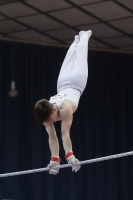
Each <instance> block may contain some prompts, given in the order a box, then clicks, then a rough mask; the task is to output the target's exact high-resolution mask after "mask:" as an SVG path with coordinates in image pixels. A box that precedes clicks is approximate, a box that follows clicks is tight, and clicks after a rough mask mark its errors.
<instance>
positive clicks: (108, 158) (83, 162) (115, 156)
mask: <svg viewBox="0 0 133 200" xmlns="http://www.w3.org/2000/svg"><path fill="white" fill-rule="evenodd" d="M131 155H133V151H130V152H126V153H121V154H116V155H111V156H105V157H101V158H95V159H90V160H85V161H80V162H78V163H77V165H84V164H90V163H95V162H100V161H105V160H111V159H115V158H120V157H125V156H131ZM72 166H73V165H72V164H65V165H58V166H55V167H52V169H61V168H67V167H72ZM43 171H48V168H47V167H46V168H39V169H32V170H26V171H20V172H12V173H7V174H0V178H2V177H9V176H17V175H23V174H31V173H37V172H43Z"/></svg>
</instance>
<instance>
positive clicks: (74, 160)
mask: <svg viewBox="0 0 133 200" xmlns="http://www.w3.org/2000/svg"><path fill="white" fill-rule="evenodd" d="M67 162H68V163H69V164H73V166H72V172H73V171H75V172H77V171H78V170H79V169H80V168H81V166H80V165H77V162H79V160H78V159H77V158H75V156H74V155H71V156H69V157H68V158H67Z"/></svg>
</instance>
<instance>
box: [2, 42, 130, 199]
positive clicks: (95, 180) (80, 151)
mask: <svg viewBox="0 0 133 200" xmlns="http://www.w3.org/2000/svg"><path fill="white" fill-rule="evenodd" d="M66 52H67V49H66V48H59V47H44V46H38V45H32V44H21V43H16V44H15V53H14V54H15V55H14V57H15V81H16V88H17V90H18V93H19V94H18V96H17V97H15V98H11V97H9V96H8V92H9V90H10V87H11V86H10V84H11V80H12V78H11V74H12V43H11V42H2V41H1V42H0V173H1V174H2V173H9V172H16V171H22V170H29V169H36V168H42V167H46V166H47V164H48V163H49V159H50V156H51V155H50V150H49V146H48V135H47V133H46V131H45V128H44V127H43V126H42V125H40V124H39V123H38V122H37V121H36V119H35V116H34V113H33V106H34V104H35V103H36V101H37V100H39V99H41V98H46V99H49V97H50V96H52V95H54V94H56V81H57V77H58V74H59V70H60V67H61V64H62V62H63V59H64V57H65V54H66ZM88 67H89V78H88V83H87V86H86V89H85V91H84V93H83V95H82V96H81V99H80V103H79V108H78V110H77V111H76V113H75V114H74V121H73V125H72V127H71V133H70V135H71V139H72V143H73V151H74V154H75V155H76V157H77V158H78V159H79V160H88V159H92V158H97V157H103V156H108V155H113V154H117V153H123V152H127V151H133V103H132V102H133V78H132V77H133V56H132V54H120V53H109V52H100V51H99V52H98V51H90V50H89V52H88ZM55 127H56V130H57V135H58V138H59V143H60V157H61V160H62V161H61V164H65V163H66V161H65V160H64V150H63V146H62V141H61V131H60V122H57V123H56V124H55ZM132 188H133V157H132V156H129V157H125V158H119V159H114V160H110V161H104V162H99V163H94V164H88V165H83V166H82V167H81V170H80V171H79V172H77V173H72V172H71V168H66V169H61V170H60V173H59V174H58V175H57V176H52V175H49V173H48V172H42V173H35V174H28V175H21V176H14V177H6V178H0V199H7V198H8V199H16V200H17V199H19V200H37V199H38V200H44V199H45V200H68V199H69V200H132V199H133V190H132Z"/></svg>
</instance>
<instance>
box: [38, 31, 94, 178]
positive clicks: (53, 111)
mask: <svg viewBox="0 0 133 200" xmlns="http://www.w3.org/2000/svg"><path fill="white" fill-rule="evenodd" d="M91 34H92V32H91V30H89V31H80V32H79V35H76V36H75V39H74V42H73V43H72V44H71V46H70V48H69V50H68V52H67V54H66V57H65V59H64V62H63V64H62V67H61V70H60V73H59V77H58V81H57V94H56V95H55V96H52V97H51V98H50V100H49V101H48V100H46V99H41V100H39V101H38V102H37V103H36V104H35V105H34V113H35V116H36V118H37V120H38V121H39V122H40V123H41V124H43V125H44V126H45V128H46V131H47V133H48V136H49V147H50V151H51V159H50V164H48V166H47V167H48V169H49V173H50V174H54V175H56V174H57V173H58V172H59V170H54V169H51V168H52V167H54V166H57V165H60V161H61V160H60V157H59V143H58V138H57V135H56V130H55V127H54V123H55V122H56V121H61V133H62V142H63V147H64V150H65V159H66V160H67V162H68V163H69V164H73V166H72V171H75V172H77V171H78V170H79V169H80V165H76V163H77V162H78V161H79V160H78V159H77V158H76V157H75V156H74V154H73V149H72V142H71V139H70V127H71V125H72V121H73V113H74V112H75V111H76V110H77V108H78V103H79V99H80V96H81V95H82V93H83V91H84V89H85V87H86V83H87V78H88V62H87V57H88V40H89V38H90V36H91Z"/></svg>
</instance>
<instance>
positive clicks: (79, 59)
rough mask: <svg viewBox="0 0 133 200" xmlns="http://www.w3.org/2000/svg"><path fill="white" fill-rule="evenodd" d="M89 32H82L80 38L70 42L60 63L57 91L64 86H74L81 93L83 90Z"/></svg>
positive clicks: (86, 73) (86, 70) (86, 68)
mask: <svg viewBox="0 0 133 200" xmlns="http://www.w3.org/2000/svg"><path fill="white" fill-rule="evenodd" d="M90 36H91V34H88V32H83V33H82V35H80V40H79V41H77V40H74V42H73V43H72V44H71V46H70V48H69V50H68V52H67V54H66V57H65V59H64V62H63V64H62V67H61V70H60V73H59V77H58V81H57V92H58V93H59V92H60V91H61V90H62V89H65V88H74V89H77V90H79V91H80V92H81V93H82V92H83V91H84V89H85V86H86V83H87V78H88V62H87V58H88V40H89V38H90Z"/></svg>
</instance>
